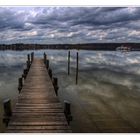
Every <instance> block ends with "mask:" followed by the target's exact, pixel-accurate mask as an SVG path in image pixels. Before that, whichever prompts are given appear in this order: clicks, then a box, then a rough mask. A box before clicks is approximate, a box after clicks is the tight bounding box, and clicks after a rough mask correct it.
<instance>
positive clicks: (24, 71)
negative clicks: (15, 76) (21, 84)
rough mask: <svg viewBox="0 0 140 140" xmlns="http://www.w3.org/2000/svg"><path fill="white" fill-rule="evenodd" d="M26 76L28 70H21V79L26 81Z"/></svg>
mask: <svg viewBox="0 0 140 140" xmlns="http://www.w3.org/2000/svg"><path fill="white" fill-rule="evenodd" d="M27 74H28V69H24V70H23V75H22V77H23V78H24V79H26V76H27Z"/></svg>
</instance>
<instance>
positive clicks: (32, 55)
mask: <svg viewBox="0 0 140 140" xmlns="http://www.w3.org/2000/svg"><path fill="white" fill-rule="evenodd" d="M33 60H34V52H32V53H31V63H32V62H33Z"/></svg>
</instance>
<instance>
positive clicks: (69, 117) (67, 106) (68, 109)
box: [64, 100, 72, 124]
mask: <svg viewBox="0 0 140 140" xmlns="http://www.w3.org/2000/svg"><path fill="white" fill-rule="evenodd" d="M64 114H65V116H66V119H67V122H68V124H69V123H70V121H72V115H71V106H70V102H69V101H66V100H65V101H64Z"/></svg>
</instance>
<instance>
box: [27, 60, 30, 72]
mask: <svg viewBox="0 0 140 140" xmlns="http://www.w3.org/2000/svg"><path fill="white" fill-rule="evenodd" d="M26 65H27V70H28V71H29V69H30V66H31V64H30V61H26Z"/></svg>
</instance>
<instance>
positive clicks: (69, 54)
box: [68, 51, 70, 75]
mask: <svg viewBox="0 0 140 140" xmlns="http://www.w3.org/2000/svg"><path fill="white" fill-rule="evenodd" d="M69 74H70V51H69V52H68V75H69Z"/></svg>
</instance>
